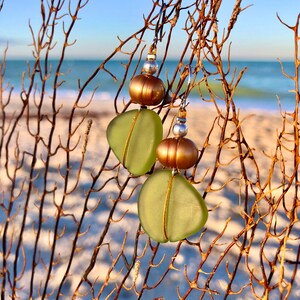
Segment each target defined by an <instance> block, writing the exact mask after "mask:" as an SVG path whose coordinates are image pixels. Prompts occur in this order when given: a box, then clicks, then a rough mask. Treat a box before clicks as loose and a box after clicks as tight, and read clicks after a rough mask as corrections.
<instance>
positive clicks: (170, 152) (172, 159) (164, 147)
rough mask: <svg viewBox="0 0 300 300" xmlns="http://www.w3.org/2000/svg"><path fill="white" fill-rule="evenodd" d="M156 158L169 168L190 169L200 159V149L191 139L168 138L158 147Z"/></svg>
mask: <svg viewBox="0 0 300 300" xmlns="http://www.w3.org/2000/svg"><path fill="white" fill-rule="evenodd" d="M156 156H157V158H158V160H159V161H160V163H161V164H162V165H163V166H165V167H167V168H176V169H189V168H191V167H192V166H193V165H194V164H195V163H196V161H197V159H198V149H197V147H196V145H195V143H194V142H193V141H191V140H190V139H187V138H184V137H180V138H167V139H164V140H163V141H162V142H161V143H160V144H159V145H158V147H157V149H156Z"/></svg>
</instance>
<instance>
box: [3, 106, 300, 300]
mask: <svg viewBox="0 0 300 300" xmlns="http://www.w3.org/2000/svg"><path fill="white" fill-rule="evenodd" d="M66 103H67V102H66V101H65V102H64V103H63V105H64V106H63V109H62V110H61V112H60V113H59V115H58V118H57V123H56V127H55V132H54V138H53V144H52V147H51V150H52V151H53V153H55V155H54V156H53V157H52V158H51V160H50V165H49V167H50V169H49V174H48V184H47V190H48V191H49V193H48V194H47V196H46V198H45V206H44V211H43V217H44V223H43V230H42V232H41V237H40V240H39V250H41V251H43V252H44V254H45V257H44V261H45V263H46V264H47V262H48V259H49V257H48V256H47V253H50V252H49V251H50V246H49V245H51V244H52V238H53V234H52V232H53V224H54V220H53V218H54V217H55V216H56V215H57V208H56V206H55V205H54V203H53V197H54V198H55V202H56V204H57V205H59V204H60V203H61V201H62V199H63V196H64V177H63V176H64V174H65V172H66V151H65V150H64V149H59V150H58V151H57V152H55V151H56V149H57V148H56V147H57V146H59V145H60V144H61V145H62V146H66V142H67V137H68V122H69V120H68V115H69V114H70V105H66ZM81 104H83V103H81ZM16 108H17V109H20V104H13V103H12V105H11V106H10V107H8V110H10V112H9V114H10V116H11V117H12V115H11V113H12V111H14V110H15V109H16ZM87 111H89V114H90V115H89V114H88V115H87V117H86V118H85V119H84V120H82V116H84V115H85V113H86V112H87ZM45 112H47V113H48V115H49V116H50V115H51V113H50V112H51V108H50V107H49V108H47V109H46V110H45ZM31 113H32V114H33V115H36V114H35V113H34V109H31ZM175 114H176V109H174V110H173V111H172V112H171V114H170V116H169V117H168V119H167V121H166V124H165V128H168V126H169V124H170V122H171V120H172V116H174V115H175ZM222 114H223V116H224V115H225V111H224V109H223V111H222ZM114 116H115V114H114V111H113V106H112V104H111V103H108V102H106V103H105V102H99V101H98V102H97V101H94V102H93V103H92V104H91V105H90V106H89V107H88V108H85V109H78V110H77V111H76V113H75V115H74V118H73V122H72V124H73V125H72V130H74V129H75V128H76V126H77V125H80V124H81V122H82V124H81V125H80V126H79V127H78V128H77V130H76V132H75V133H74V136H73V137H72V140H71V143H70V147H71V148H73V147H75V148H74V150H73V151H71V152H70V162H71V166H72V168H71V169H70V178H69V182H68V187H67V191H68V192H70V191H71V193H70V194H69V195H67V197H66V200H65V204H64V212H65V214H66V216H65V217H63V219H64V222H65V224H66V233H65V236H64V237H63V238H60V239H59V240H58V242H57V250H56V257H57V255H58V253H60V259H61V263H60V264H59V267H57V268H54V270H53V274H54V275H55V276H53V277H52V278H51V280H50V289H51V288H53V289H54V290H55V289H56V288H57V286H58V284H59V282H60V279H61V278H62V276H63V273H64V270H65V267H66V263H67V259H68V256H69V253H70V249H71V243H72V240H73V234H74V232H75V230H76V224H75V223H74V222H73V219H72V217H71V215H72V216H73V217H74V218H76V219H77V220H79V219H80V217H81V213H82V209H83V203H84V199H85V193H86V192H87V191H88V189H89V188H90V185H91V182H92V176H91V174H93V176H95V175H96V174H97V173H98V172H99V170H100V168H101V165H102V163H103V160H104V158H105V156H106V153H107V151H108V144H107V141H106V135H105V134H106V127H107V125H108V123H109V122H110V120H111V119H112V118H113V117H114ZM230 117H232V114H231V115H230ZM89 119H92V121H93V123H92V126H91V129H90V133H89V136H88V143H87V147H86V153H85V157H84V163H83V169H82V171H81V173H80V175H79V181H77V179H78V172H79V162H80V161H81V160H82V158H83V156H82V147H83V144H84V134H85V131H86V128H87V124H88V120H89ZM28 120H29V122H28V123H27V122H26V118H23V119H22V120H21V121H20V122H19V124H18V125H17V128H16V131H17V132H18V133H19V140H18V143H19V148H20V153H23V151H27V152H32V151H33V145H34V140H35V138H34V137H33V136H30V135H28V132H27V124H29V128H30V129H31V130H32V131H33V132H36V129H37V123H36V116H32V118H30V119H28ZM223 122H224V119H222V118H218V114H217V113H216V111H215V109H214V108H213V106H212V105H211V106H210V105H205V106H202V105H197V106H189V107H188V126H189V133H188V137H189V138H190V139H192V140H193V141H194V142H195V143H196V144H197V145H198V147H199V150H200V151H201V152H202V151H203V157H202V159H201V161H200V163H199V165H198V168H197V172H196V176H195V180H196V181H200V183H199V184H197V185H196V187H197V189H198V190H199V192H200V193H203V192H204V191H205V190H207V191H208V194H207V196H206V203H207V206H208V208H209V209H210V213H209V219H208V222H207V224H206V227H207V233H206V234H205V238H204V239H203V240H202V247H203V248H202V249H203V251H206V250H207V249H208V247H209V245H210V243H211V242H212V241H213V239H214V238H216V237H217V235H218V234H219V233H220V232H221V231H222V230H223V229H224V228H225V227H226V224H227V227H226V229H224V234H223V235H222V237H221V238H220V240H219V241H218V242H217V244H218V246H215V247H214V248H213V249H212V251H213V253H215V254H214V255H210V257H209V258H208V260H207V263H206V264H205V268H204V269H205V270H204V271H206V272H210V271H211V269H212V268H213V267H214V265H215V263H216V260H217V259H218V258H219V257H220V254H221V253H222V252H224V251H225V249H227V248H226V247H228V246H229V245H230V243H231V242H232V241H233V240H234V239H235V237H236V236H237V235H238V234H239V233H240V232H242V231H243V228H244V220H245V215H244V213H243V209H244V207H243V203H244V199H243V197H244V188H245V186H244V180H243V179H242V178H241V172H240V169H241V166H240V160H239V157H238V150H237V147H236V146H237V144H236V143H235V142H233V141H230V142H228V143H227V144H225V145H224V147H223V148H222V152H221V156H220V163H221V164H222V165H220V167H219V168H218V170H217V172H216V175H215V180H214V182H213V184H212V186H211V188H210V189H209V188H208V183H209V181H210V178H211V176H212V174H213V171H214V167H215V164H216V163H215V161H216V155H217V153H218V147H219V145H220V134H221V127H222V124H223ZM41 125H42V130H41V133H40V138H42V139H43V140H44V143H47V142H48V134H49V132H50V129H51V124H50V122H49V121H48V120H46V118H44V119H43V121H42V122H41ZM240 126H241V128H242V132H243V135H244V138H245V140H246V141H247V143H248V145H249V147H250V148H251V149H252V152H253V155H254V157H255V161H256V162H257V165H258V169H259V171H260V174H259V175H260V178H261V186H264V184H265V183H266V181H267V179H268V174H269V173H268V172H269V169H270V166H271V163H272V159H270V158H268V156H274V153H275V149H276V143H277V136H278V132H280V130H281V128H282V120H281V117H280V114H279V113H274V112H265V111H243V112H241V116H240ZM288 130H291V129H290V128H288ZM167 131H168V130H167V129H166V130H165V134H166V133H167ZM208 135H209V140H208V144H206V142H207V138H208ZM225 136H226V138H232V139H233V140H234V139H235V138H236V137H237V135H236V126H235V125H234V123H233V122H232V121H230V122H228V129H227V131H226V134H225ZM16 138H17V136H16V135H14V136H13V139H12V141H11V145H10V147H9V157H10V164H9V172H10V175H11V176H12V175H13V170H14V161H15V159H14V156H15V153H14V148H15V141H16ZM243 151H244V152H245V151H246V148H245V147H244V148H243ZM46 152H47V149H46V147H45V146H44V145H43V144H42V143H39V147H38V154H37V162H36V165H35V175H36V177H34V179H33V180H34V188H33V191H32V196H31V198H30V201H29V207H28V218H27V221H26V224H27V227H26V230H25V233H24V246H25V247H26V255H27V256H28V257H27V261H28V262H31V259H32V257H31V256H32V247H33V240H34V239H35V235H34V234H33V230H32V226H33V224H34V226H35V228H36V226H37V225H36V224H37V221H38V212H39V210H38V208H39V207H40V202H39V197H40V196H41V194H42V190H41V186H42V178H43V175H44V171H45V160H46V157H47V156H46ZM4 154H5V151H4V149H3V152H2V157H1V176H0V186H1V193H2V194H3V195H4V198H5V197H8V196H9V192H10V180H9V179H8V177H7V175H6V172H5V155H4ZM285 155H286V156H285V157H286V158H287V162H286V168H287V173H288V174H291V172H292V170H291V168H292V164H291V163H290V162H289V157H290V155H288V154H287V153H285ZM30 164H31V157H30V155H26V156H25V159H24V165H23V167H22V168H21V169H19V170H18V171H17V177H18V181H17V183H18V185H17V187H16V189H15V193H14V194H15V197H17V195H18V192H19V191H21V192H22V193H21V195H20V197H19V198H18V197H17V198H16V202H15V208H17V206H20V210H19V211H17V213H16V215H15V216H14V217H13V219H14V227H13V226H9V231H8V232H9V236H10V235H11V234H13V235H14V237H13V239H14V240H16V239H17V237H18V234H19V230H20V227H19V225H20V222H21V219H22V217H23V205H24V196H25V195H26V193H27V191H28V190H27V189H28V186H29V172H30ZM116 164H117V161H116V159H115V157H114V156H113V154H111V155H110V157H109V159H108V162H107V164H106V170H105V171H103V173H102V175H101V176H100V178H99V179H98V180H97V184H96V186H95V187H94V190H93V192H92V193H91V196H90V199H89V201H88V207H89V208H90V209H91V208H92V207H94V206H96V205H98V204H99V201H101V202H100V204H99V206H98V207H96V210H95V211H91V212H89V213H87V214H86V218H85V220H86V221H85V222H84V223H83V228H82V230H81V232H84V231H85V230H87V229H89V231H88V232H87V233H86V235H84V236H82V237H81V238H80V239H79V241H78V246H79V247H83V248H82V250H81V251H80V252H78V255H76V257H75V259H74V263H73V265H72V268H71V273H72V277H69V278H68V280H67V281H68V282H69V284H70V288H69V291H71V292H72V290H73V289H74V288H75V286H76V283H77V282H78V280H80V278H81V276H82V272H83V271H84V269H85V267H86V266H87V265H88V263H89V261H90V257H91V253H92V250H93V248H94V247H95V245H96V243H97V241H98V239H99V236H100V235H101V234H102V232H103V228H104V226H105V224H106V222H107V219H108V214H109V211H110V209H111V207H112V206H113V204H114V201H115V200H116V199H117V195H118V193H119V191H120V187H121V186H122V184H124V182H125V180H126V179H127V176H128V172H127V171H126V170H124V169H123V168H121V169H119V168H114V169H110V168H111V167H113V166H115V165H116ZM245 165H246V167H247V175H248V178H249V186H250V184H251V182H252V183H254V182H255V181H256V176H257V173H256V171H257V169H256V167H255V164H254V162H253V160H251V159H246V160H245ZM157 167H159V165H158V164H157ZM276 168H277V169H276V172H274V174H273V177H272V180H271V181H270V182H271V183H272V186H270V187H269V188H267V189H266V190H265V192H266V193H268V192H269V193H271V192H272V193H273V196H274V199H275V200H274V201H276V199H278V197H280V195H281V189H276V190H275V191H273V190H272V191H270V189H273V188H275V187H277V186H279V185H280V184H281V179H282V178H281V173H280V166H279V167H277V166H276ZM278 171H279V172H278ZM190 172H191V171H188V174H190ZM116 176H117V177H116ZM112 177H115V178H117V180H118V183H119V185H120V187H118V186H117V184H116V183H117V180H116V179H114V180H112V181H110V182H108V183H107V184H105V186H103V184H104V183H105V182H106V180H107V179H109V178H112ZM146 177H147V176H146V175H145V176H142V177H141V178H138V179H131V180H130V182H129V184H128V185H127V187H126V188H125V190H124V193H123V195H122V201H120V202H119V203H118V205H117V208H116V210H115V213H114V215H113V220H115V221H117V220H118V219H121V221H120V222H113V223H111V225H110V228H109V230H108V233H107V235H106V236H105V238H104V243H107V244H106V245H109V247H110V248H109V249H110V251H111V254H112V255H113V257H116V256H117V254H118V253H119V251H120V245H121V243H122V242H123V241H124V238H126V247H125V254H126V255H127V256H128V259H129V258H130V256H131V255H132V253H133V249H134V248H133V241H134V238H135V234H136V230H137V228H138V224H139V222H138V218H137V206H136V200H137V194H138V189H137V190H134V188H135V186H136V185H137V184H138V183H142V182H143V181H144V180H145V178H146ZM226 183H227V185H226ZM252 187H253V186H252ZM73 188H75V189H74V191H72V189H73ZM51 190H52V192H50V191H51ZM213 190H215V191H213ZM249 193H251V194H250V195H249V201H253V203H254V201H255V194H254V192H253V191H251V188H249ZM131 194H132V196H131V197H130V195H131ZM257 195H258V194H256V196H257ZM128 197H130V198H128ZM256 204H257V207H259V209H260V210H261V211H263V210H265V212H267V211H268V209H269V208H270V206H269V204H268V203H267V202H266V201H265V200H262V201H257V202H256ZM5 205H6V207H7V205H8V203H7V200H5ZM248 209H249V211H248V213H250V209H251V206H250V205H249V208H248ZM122 217H123V219H122ZM229 218H231V220H230V221H228V220H229ZM255 218H256V219H257V214H255ZM267 218H268V216H266V220H267ZM276 218H277V222H278V228H280V229H281V228H284V227H285V226H286V225H287V224H288V223H287V219H286V217H285V214H284V213H280V214H277V215H276ZM3 219H5V218H4V215H2V220H3ZM227 221H228V223H226V222H227ZM2 222H3V221H2ZM298 223H299V222H298ZM298 223H296V224H295V228H297V227H298V229H299V224H298ZM249 226H251V224H250V225H249ZM258 227H259V228H258V229H257V230H256V231H255V239H254V240H253V244H252V245H250V244H249V256H248V258H249V265H251V266H252V267H253V268H254V273H255V275H256V276H258V278H262V273H261V269H260V268H259V258H260V257H259V254H260V253H259V245H260V242H261V241H262V240H263V239H264V237H265V235H266V227H265V226H263V223H259V225H258ZM62 230H63V227H60V233H61V231H62ZM248 230H249V236H250V234H251V232H252V231H251V228H250V227H249V228H248ZM278 230H279V229H278ZM13 232H14V233H13ZM125 232H127V236H126V235H125ZM248 238H249V237H248ZM279 238H280V239H282V238H283V237H282V236H280V237H279ZM197 239H198V236H196V237H194V238H193V240H194V241H197ZM146 241H147V237H146V235H145V234H144V235H143V236H142V238H141V242H140V246H139V253H138V254H139V255H141V254H142V247H143V246H144V244H145V243H146ZM241 241H242V239H241V238H240V241H239V243H238V244H239V245H240V244H241ZM248 242H249V241H248ZM248 242H247V244H248ZM269 242H270V245H269V247H266V248H265V250H264V255H269V258H270V260H271V259H274V255H275V253H276V249H277V247H278V241H277V240H271V239H269V240H268V243H269ZM292 244H293V245H294V244H295V243H294V242H293V241H290V245H289V246H291V245H292ZM175 246H176V244H169V243H168V244H166V245H163V246H161V251H162V252H163V251H170V252H168V253H169V255H170V253H172V251H173V250H172V249H173V248H174V247H175ZM250 246H251V247H250ZM294 246H295V247H296V244H295V245H294ZM168 249H171V250H168ZM294 249H295V248H294ZM239 252H240V251H239V249H238V247H237V246H233V247H231V248H230V249H229V251H228V253H227V258H226V259H225V261H229V262H230V261H231V260H232V259H233V261H235V259H236V257H237V255H238V254H239ZM149 255H150V254H149V253H148V252H147V254H145V256H144V257H141V258H140V260H141V262H142V263H144V264H145V266H146V264H147V261H148V259H149ZM287 256H288V257H289V259H295V251H292V252H289V253H288V254H287ZM287 256H286V257H287ZM167 257H168V256H167ZM111 259H112V258H111V257H110V255H109V252H108V246H103V247H102V248H101V251H100V252H99V255H98V259H97V263H96V265H95V268H94V270H93V272H92V273H91V275H90V278H91V279H96V278H97V280H98V281H99V282H100V283H101V282H103V281H104V280H105V278H106V276H107V274H109V268H110V265H111ZM200 260H201V257H200V256H199V253H197V249H196V248H195V247H189V246H188V245H184V246H183V250H182V251H181V252H180V254H179V255H178V258H177V259H176V263H175V265H176V266H177V267H178V269H180V270H183V268H184V265H185V264H186V265H187V266H188V269H189V272H190V273H189V274H190V275H191V276H194V273H193V272H195V271H196V270H195V268H196V267H197V266H198V264H199V261H200ZM8 261H10V262H11V263H12V262H13V253H11V254H10V255H9V256H8ZM120 264H121V261H120ZM167 266H168V263H167V259H166V267H167ZM242 266H243V267H241V268H242V269H243V268H244V264H242ZM116 270H121V267H118V268H116V269H115V270H114V272H113V273H112V274H110V276H111V279H110V282H114V281H118V280H120V279H121V278H122V276H121V275H120V274H118V272H116ZM44 272H45V271H44V269H43V268H42V267H41V264H39V267H38V270H37V272H36V274H37V275H36V277H37V280H36V282H35V284H36V286H39V283H40V282H39V280H42V278H43V274H44ZM124 272H125V271H124ZM124 272H123V273H124ZM143 272H145V269H141V271H140V275H139V277H138V280H137V284H138V285H139V284H141V283H142V278H143V275H144V274H143ZM30 274H31V273H30V264H28V266H27V267H26V270H25V276H23V277H22V280H21V281H20V282H19V284H20V285H22V286H24V288H23V291H22V293H24V295H26V290H27V288H26V287H27V286H28V280H29V278H30V276H29V275H30ZM173 274H177V276H175V275H172V276H173V277H171V278H173V280H174V282H173V284H174V285H175V286H176V285H179V284H183V282H185V278H184V276H179V275H178V274H180V273H177V272H175V273H173ZM182 274H183V273H181V275H182ZM290 274H291V269H288V268H287V269H286V271H285V275H286V276H290ZM39 276H40V277H39ZM132 276H133V275H132ZM157 276H158V275H157ZM298 277H299V275H298ZM131 279H132V278H131ZM239 279H241V280H242V281H243V280H248V277H247V275H245V274H244V275H243V276H241V277H240V278H239ZM298 279H299V278H298ZM213 282H214V283H213V284H212V286H211V288H216V289H221V290H222V285H224V282H225V285H226V282H228V278H227V276H225V277H224V273H222V272H220V274H219V275H218V274H216V275H215V280H214V281H213ZM238 282H239V281H238ZM296 282H297V280H296ZM130 284H132V281H131V282H130V280H127V282H126V285H127V286H130ZM298 284H299V280H298ZM235 287H236V288H237V289H238V287H239V288H240V287H241V286H239V285H238V284H236V285H235ZM139 288H140V287H139ZM161 291H163V289H162V290H161ZM174 292H176V289H175V287H174ZM248 292H250V291H249V290H248Z"/></svg>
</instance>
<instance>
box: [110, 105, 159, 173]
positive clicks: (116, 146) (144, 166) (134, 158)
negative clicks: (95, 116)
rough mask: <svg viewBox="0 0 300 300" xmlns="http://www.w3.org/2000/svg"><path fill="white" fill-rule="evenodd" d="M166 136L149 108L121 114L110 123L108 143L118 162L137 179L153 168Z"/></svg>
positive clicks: (155, 115) (156, 116)
mask: <svg viewBox="0 0 300 300" xmlns="http://www.w3.org/2000/svg"><path fill="white" fill-rule="evenodd" d="M162 135H163V127H162V122H161V119H160V117H159V116H158V115H157V114H156V113H155V112H154V111H152V110H150V109H146V108H141V109H135V110H130V111H127V112H125V113H122V114H120V115H119V116H117V117H115V118H114V119H113V120H112V121H111V122H110V123H109V125H108V128H107V132H106V136H107V140H108V143H109V145H110V147H111V149H112V151H113V152H114V154H115V155H116V157H117V158H118V160H119V161H120V162H121V163H122V164H123V165H124V167H125V168H127V169H128V171H129V172H130V173H131V174H133V175H137V176H139V175H143V174H145V173H147V172H148V171H149V170H150V169H151V168H152V166H153V164H154V162H155V161H156V155H155V150H156V148H157V146H158V144H159V143H160V142H161V140H162Z"/></svg>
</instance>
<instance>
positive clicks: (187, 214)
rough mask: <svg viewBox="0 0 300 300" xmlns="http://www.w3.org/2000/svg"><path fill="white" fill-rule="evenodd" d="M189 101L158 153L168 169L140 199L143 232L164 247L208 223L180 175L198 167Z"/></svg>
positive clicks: (202, 205)
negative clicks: (188, 114)
mask: <svg viewBox="0 0 300 300" xmlns="http://www.w3.org/2000/svg"><path fill="white" fill-rule="evenodd" d="M185 107H186V99H183V100H182V103H181V106H180V109H179V111H178V115H177V121H176V123H175V124H174V126H173V128H172V131H173V134H174V137H173V138H167V139H164V140H162V141H161V143H160V144H159V145H158V147H157V149H156V155H157V158H158V160H159V162H160V163H161V164H162V165H163V166H164V167H166V168H169V169H162V170H158V171H155V172H154V173H153V174H152V175H150V176H149V177H148V179H147V180H146V181H145V183H144V184H143V186H142V188H141V191H140V194H139V198H138V215H139V219H140V222H141V225H142V227H143V229H144V231H145V232H146V233H147V234H148V235H149V236H150V237H151V238H152V239H153V240H155V241H157V242H161V243H165V242H167V241H171V242H176V241H179V240H182V239H185V238H187V237H189V236H191V235H193V234H195V233H196V232H197V231H199V230H200V229H201V228H202V227H203V226H204V225H205V223H206V221H207V218H208V211H207V207H206V204H205V201H204V199H203V198H202V196H201V195H200V194H199V192H198V191H197V190H196V189H195V188H194V186H193V185H192V184H191V183H190V182H189V181H188V180H187V179H186V178H185V177H184V176H183V175H181V174H180V170H181V169H188V168H190V167H192V166H193V165H195V163H196V162H197V159H198V149H197V147H196V145H195V144H194V142H193V141H191V140H190V139H188V138H186V137H185V136H186V134H187V131H188V128H187V125H186V109H185Z"/></svg>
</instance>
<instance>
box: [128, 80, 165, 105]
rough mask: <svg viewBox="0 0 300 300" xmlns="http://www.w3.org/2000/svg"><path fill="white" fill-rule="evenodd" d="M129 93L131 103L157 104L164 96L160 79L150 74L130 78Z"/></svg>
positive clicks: (163, 88)
mask: <svg viewBox="0 0 300 300" xmlns="http://www.w3.org/2000/svg"><path fill="white" fill-rule="evenodd" d="M129 95H130V97H131V101H132V102H133V103H137V104H140V105H146V106H151V105H158V104H159V103H160V102H161V101H162V100H163V98H164V96H165V87H164V84H163V82H162V80H161V79H159V78H157V77H155V76H152V75H150V74H141V75H137V76H135V77H134V78H133V79H132V80H131V82H130V84H129Z"/></svg>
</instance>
